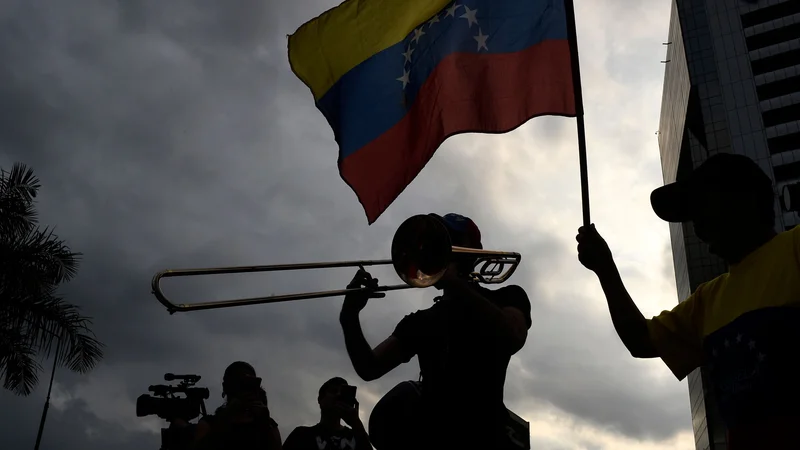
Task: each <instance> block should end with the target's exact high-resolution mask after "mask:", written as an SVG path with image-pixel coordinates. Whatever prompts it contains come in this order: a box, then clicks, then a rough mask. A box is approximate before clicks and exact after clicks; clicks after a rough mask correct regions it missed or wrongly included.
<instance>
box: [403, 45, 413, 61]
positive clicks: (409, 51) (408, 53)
mask: <svg viewBox="0 0 800 450" xmlns="http://www.w3.org/2000/svg"><path fill="white" fill-rule="evenodd" d="M413 53H414V49H413V48H411V47H409V48H408V50H406V52H405V53H403V56H405V57H406V62H407V63H410V62H411V55H412V54H413Z"/></svg>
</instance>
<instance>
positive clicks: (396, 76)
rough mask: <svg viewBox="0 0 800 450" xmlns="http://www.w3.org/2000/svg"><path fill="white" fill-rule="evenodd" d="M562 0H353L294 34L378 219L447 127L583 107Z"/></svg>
mask: <svg viewBox="0 0 800 450" xmlns="http://www.w3.org/2000/svg"><path fill="white" fill-rule="evenodd" d="M564 1H565V0H463V1H455V2H449V1H444V0H402V1H401V0H347V1H345V2H344V3H342V4H341V5H339V6H338V7H336V8H333V9H331V10H329V11H327V12H325V13H324V14H322V15H321V16H319V17H317V18H315V19H313V20H311V21H309V22H307V23H305V24H304V25H302V26H301V27H300V28H299V29H298V30H297V31H296V32H295V34H293V35H291V36H290V37H289V62H290V64H291V67H292V70H293V71H294V73H295V74H296V75H297V76H298V77H299V78H300V79H301V80H302V81H303V82H304V83H305V84H306V85H307V86H308V87H309V88H310V89H311V92H312V93H313V95H314V100H315V101H316V105H317V107H318V108H319V110H320V111H321V112H322V113H323V115H324V116H325V118H326V119H327V120H328V123H329V124H330V126H331V128H332V129H333V133H334V136H335V138H336V142H337V143H338V144H339V160H338V165H339V172H340V174H341V176H342V179H344V181H345V182H346V183H347V184H348V185H350V187H351V188H352V189H353V191H354V192H355V193H356V195H357V196H358V199H359V201H360V202H361V204H362V205H363V207H364V210H365V212H366V214H367V219H368V220H369V223H370V224H372V223H374V222H375V220H377V218H378V217H379V216H380V215H381V214H382V213H383V211H385V210H386V208H388V206H389V205H390V204H391V203H392V202H393V201H394V200H395V199H396V198H397V197H398V196H399V195H400V193H401V192H402V191H403V190H404V189H405V187H406V186H408V185H409V184H410V183H411V181H413V180H414V178H415V177H416V176H417V175H418V174H419V172H420V171H421V170H422V168H423V167H424V166H425V164H427V162H428V161H429V160H430V159H431V157H433V154H434V152H435V151H436V149H437V148H439V146H440V145H441V144H442V142H444V140H445V139H447V138H448V137H449V136H452V135H454V134H458V133H465V132H480V133H505V132H508V131H511V130H513V129H515V128H517V127H519V126H520V125H522V124H523V123H525V122H526V121H528V120H529V119H531V118H532V117H536V116H541V115H560V116H570V117H572V116H575V114H576V105H575V93H574V87H573V83H572V71H571V64H570V51H569V42H568V33H567V15H566V12H565V7H564V6H565V5H564ZM566 1H570V0H566Z"/></svg>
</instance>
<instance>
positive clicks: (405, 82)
mask: <svg viewBox="0 0 800 450" xmlns="http://www.w3.org/2000/svg"><path fill="white" fill-rule="evenodd" d="M410 77H411V72H409V71H408V70H403V76H402V77H400V78H397V81H400V82H402V83H403V89H405V88H406V85H408V83H410V82H411V78H410Z"/></svg>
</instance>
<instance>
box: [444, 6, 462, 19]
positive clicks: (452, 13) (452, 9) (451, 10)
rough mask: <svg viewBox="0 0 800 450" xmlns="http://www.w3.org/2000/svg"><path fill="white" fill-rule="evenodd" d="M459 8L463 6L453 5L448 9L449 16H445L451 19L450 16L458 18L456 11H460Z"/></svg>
mask: <svg viewBox="0 0 800 450" xmlns="http://www.w3.org/2000/svg"><path fill="white" fill-rule="evenodd" d="M459 6H461V5H458V4H455V3H453V6H451V7H449V8H447V14H445V15H444V16H445V17H449V16H453V17H455V16H456V11H458V7H459Z"/></svg>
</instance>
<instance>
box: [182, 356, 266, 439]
mask: <svg viewBox="0 0 800 450" xmlns="http://www.w3.org/2000/svg"><path fill="white" fill-rule="evenodd" d="M222 396H223V397H227V401H226V402H225V404H223V405H222V406H220V407H219V408H217V410H216V411H215V413H214V415H213V416H212V415H209V416H206V417H204V418H202V419H201V420H200V421H199V422H198V423H197V428H196V432H195V446H194V448H195V449H197V450H222V449H225V450H229V449H230V450H233V449H236V450H250V449H253V450H255V449H258V450H280V449H281V435H280V432H279V431H278V424H277V423H276V422H275V421H274V420H272V418H271V417H270V413H269V408H268V405H267V393H266V391H265V390H264V388H262V387H261V378H260V377H257V376H256V371H255V369H253V366H251V365H250V364H248V363H246V362H243V361H237V362H234V363H233V364H231V365H230V366H228V368H227V369H225V375H224V376H223V380H222Z"/></svg>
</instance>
